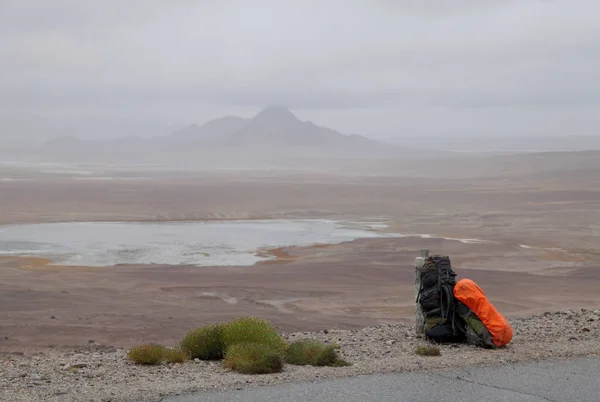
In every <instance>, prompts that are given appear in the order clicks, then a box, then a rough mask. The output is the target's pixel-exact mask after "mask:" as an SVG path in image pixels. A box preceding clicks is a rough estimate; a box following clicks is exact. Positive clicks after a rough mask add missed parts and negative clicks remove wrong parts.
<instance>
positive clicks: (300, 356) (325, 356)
mask: <svg viewBox="0 0 600 402" xmlns="http://www.w3.org/2000/svg"><path fill="white" fill-rule="evenodd" d="M285 361H286V362H287V363H290V364H295V365H299V366H304V365H310V366H335V367H341V366H349V365H350V363H348V362H346V361H344V360H343V359H342V358H340V357H339V355H338V351H337V350H336V348H335V346H333V345H327V344H325V343H322V342H319V341H316V340H312V339H303V340H299V341H296V342H293V343H291V344H290V346H289V348H288V349H287V351H286V354H285Z"/></svg>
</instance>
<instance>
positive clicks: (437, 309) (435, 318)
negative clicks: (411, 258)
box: [415, 255, 465, 342]
mask: <svg viewBox="0 0 600 402" xmlns="http://www.w3.org/2000/svg"><path fill="white" fill-rule="evenodd" d="M415 269H416V276H415V278H416V279H415V281H416V283H415V286H416V305H417V312H416V331H417V333H418V334H419V335H421V336H425V338H426V339H429V340H433V341H437V342H460V341H463V340H464V337H465V328H464V323H463V322H462V321H461V320H460V319H459V317H458V315H457V314H456V311H455V308H454V286H455V284H456V279H455V278H456V273H455V272H454V270H453V269H452V264H451V262H450V257H448V256H439V255H434V256H430V257H426V258H424V259H423V260H422V262H420V263H418V264H417V265H416V267H415Z"/></svg>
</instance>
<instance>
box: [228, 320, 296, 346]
mask: <svg viewBox="0 0 600 402" xmlns="http://www.w3.org/2000/svg"><path fill="white" fill-rule="evenodd" d="M222 339H223V346H224V349H225V350H226V351H227V350H229V348H230V347H233V346H235V345H236V344H239V343H260V344H262V345H266V346H268V347H269V348H270V349H271V350H272V351H274V352H277V353H279V354H283V353H284V352H285V350H286V348H287V343H286V342H285V340H284V339H283V338H282V337H281V335H279V333H278V332H277V330H276V329H275V328H274V327H273V326H272V325H271V324H270V323H269V322H268V321H265V320H263V319H261V318H256V317H241V318H238V319H236V320H234V321H231V322H229V323H227V324H226V325H225V327H224V328H223V338H222Z"/></svg>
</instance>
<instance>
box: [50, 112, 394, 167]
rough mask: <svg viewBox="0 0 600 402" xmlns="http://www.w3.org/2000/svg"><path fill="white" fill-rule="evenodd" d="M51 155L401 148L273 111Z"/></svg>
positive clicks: (60, 149)
mask: <svg viewBox="0 0 600 402" xmlns="http://www.w3.org/2000/svg"><path fill="white" fill-rule="evenodd" d="M44 148H45V150H46V151H48V152H51V153H53V154H60V155H65V154H73V153H78V154H87V153H94V154H98V153H115V154H119V155H124V154H128V153H139V152H144V153H145V154H147V155H149V154H161V155H162V156H163V157H164V156H167V155H182V154H190V153H200V154H202V153H209V154H212V155H213V156H214V155H216V154H227V155H236V154H246V155H248V154H252V155H255V156H261V155H273V154H276V155H277V156H279V157H281V156H284V155H289V156H311V157H315V156H330V157H345V156H348V157H360V156H365V157H386V156H388V157H393V156H397V155H398V152H400V151H402V150H403V148H401V147H400V146H394V145H390V144H385V143H382V142H379V141H376V140H372V139H369V138H366V137H363V136H361V135H345V134H341V133H339V132H337V131H335V130H332V129H329V128H326V127H320V126H317V125H316V124H314V123H312V122H308V121H306V122H304V121H301V120H299V119H298V118H297V117H296V116H295V115H294V114H293V113H292V112H290V111H289V110H288V109H286V108H284V107H279V106H273V107H268V108H266V109H264V110H262V111H260V112H259V113H258V114H257V115H256V116H254V117H253V118H251V119H244V118H240V117H234V116H227V117H221V118H218V119H215V120H211V121H209V122H207V123H206V124H203V125H201V126H200V125H197V124H192V125H189V126H187V127H185V128H182V129H179V130H176V131H174V132H173V133H171V134H169V135H165V136H157V137H153V138H151V139H144V138H141V137H120V138H113V139H106V140H81V139H77V138H74V137H59V138H55V139H53V140H50V141H48V142H46V143H45V145H44Z"/></svg>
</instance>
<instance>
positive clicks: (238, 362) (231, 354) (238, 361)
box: [223, 342, 283, 374]
mask: <svg viewBox="0 0 600 402" xmlns="http://www.w3.org/2000/svg"><path fill="white" fill-rule="evenodd" d="M223 366H224V367H226V368H228V369H230V370H233V371H237V372H238V373H242V374H270V373H279V372H280V371H282V370H283V359H282V358H281V354H280V353H279V352H278V351H276V350H273V349H272V348H271V347H270V346H269V345H265V344H262V343H256V342H242V343H236V344H234V345H232V346H230V347H229V348H227V352H226V353H225V360H223Z"/></svg>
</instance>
